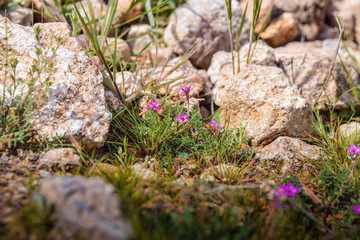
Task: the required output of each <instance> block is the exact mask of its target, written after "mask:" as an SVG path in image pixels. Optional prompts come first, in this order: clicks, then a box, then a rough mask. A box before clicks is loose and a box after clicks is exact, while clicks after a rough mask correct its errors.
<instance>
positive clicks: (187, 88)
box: [178, 85, 191, 96]
mask: <svg viewBox="0 0 360 240" xmlns="http://www.w3.org/2000/svg"><path fill="white" fill-rule="evenodd" d="M190 89H191V85H189V86H186V87H184V88H183V89H181V90H180V92H179V93H178V94H185V95H186V96H188V95H189V92H190Z"/></svg>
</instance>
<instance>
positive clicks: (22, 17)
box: [0, 5, 32, 26]
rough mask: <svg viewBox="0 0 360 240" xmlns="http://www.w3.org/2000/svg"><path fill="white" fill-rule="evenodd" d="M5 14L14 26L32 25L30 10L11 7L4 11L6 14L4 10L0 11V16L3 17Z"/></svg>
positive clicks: (15, 6)
mask: <svg viewBox="0 0 360 240" xmlns="http://www.w3.org/2000/svg"><path fill="white" fill-rule="evenodd" d="M5 14H6V17H7V18H9V19H10V21H11V22H13V23H15V24H20V25H23V26H30V25H31V24H32V10H31V9H29V8H24V7H21V6H19V5H13V6H11V7H10V8H7V9H6V13H5V10H1V11H0V15H2V16H4V17H5Z"/></svg>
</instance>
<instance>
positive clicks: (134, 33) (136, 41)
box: [127, 24, 153, 55]
mask: <svg viewBox="0 0 360 240" xmlns="http://www.w3.org/2000/svg"><path fill="white" fill-rule="evenodd" d="M127 40H128V41H129V45H130V47H131V50H132V52H133V53H134V54H136V55H138V54H139V53H140V52H141V51H142V50H143V49H144V48H145V47H146V46H147V45H148V44H149V43H151V42H153V38H152V36H151V26H150V25H149V24H137V25H131V27H130V30H129V33H128V36H127ZM149 49H150V48H148V49H147V50H149ZM145 51H146V50H145Z"/></svg>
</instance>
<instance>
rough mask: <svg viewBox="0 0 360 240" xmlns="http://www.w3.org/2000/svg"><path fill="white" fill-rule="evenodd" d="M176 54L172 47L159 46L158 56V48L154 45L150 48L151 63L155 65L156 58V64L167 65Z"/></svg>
mask: <svg viewBox="0 0 360 240" xmlns="http://www.w3.org/2000/svg"><path fill="white" fill-rule="evenodd" d="M174 57H175V56H174V54H173V51H172V49H171V48H169V47H159V48H158V55H157V58H156V48H155V47H154V46H153V47H152V48H151V49H150V56H149V58H150V64H151V66H153V64H154V63H155V60H156V66H163V65H165V64H166V63H167V62H168V61H169V60H170V59H172V58H174Z"/></svg>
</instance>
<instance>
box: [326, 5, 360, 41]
mask: <svg viewBox="0 0 360 240" xmlns="http://www.w3.org/2000/svg"><path fill="white" fill-rule="evenodd" d="M333 2H334V3H333V4H334V9H335V10H334V11H333V15H334V16H338V17H339V18H340V20H341V23H342V25H343V26H344V28H345V34H346V35H347V37H348V38H349V39H350V40H353V41H354V40H356V41H357V43H358V44H359V43H360V16H359V13H360V3H359V1H358V0H342V1H339V0H335V1H333ZM332 25H333V27H336V28H338V26H337V23H336V21H335V19H334V17H333V18H332Z"/></svg>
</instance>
